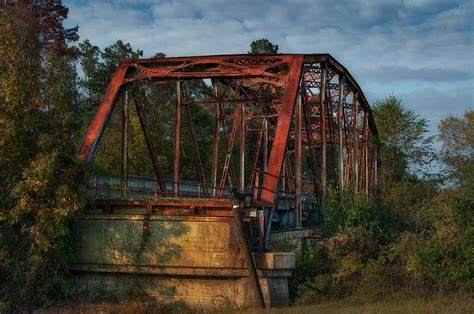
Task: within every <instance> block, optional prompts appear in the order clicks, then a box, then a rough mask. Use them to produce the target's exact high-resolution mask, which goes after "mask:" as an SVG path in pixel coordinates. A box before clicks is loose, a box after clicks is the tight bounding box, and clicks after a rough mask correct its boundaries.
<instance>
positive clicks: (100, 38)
mask: <svg viewBox="0 0 474 314" xmlns="http://www.w3.org/2000/svg"><path fill="white" fill-rule="evenodd" d="M63 2H64V3H65V4H66V5H67V6H68V7H69V9H70V12H69V18H68V20H67V21H66V25H68V26H75V25H79V34H80V36H81V40H84V39H89V40H90V41H91V42H92V43H93V44H95V45H97V46H99V47H101V48H104V47H105V46H107V45H110V44H112V43H113V42H115V41H116V40H118V39H122V40H123V41H125V42H129V43H130V44H131V45H132V46H133V47H134V48H135V49H142V50H143V51H144V56H145V57H149V56H151V55H153V54H155V53H156V52H164V53H166V55H167V56H183V55H206V54H226V53H246V52H247V51H248V50H249V45H250V43H251V42H252V41H253V40H256V39H260V38H267V39H269V40H271V41H272V42H273V43H275V44H278V45H279V47H280V52H283V53H284V52H288V53H330V54H331V55H333V56H334V57H335V58H336V59H338V60H339V61H340V62H341V63H342V64H343V65H344V66H345V67H346V68H347V69H348V70H349V71H350V72H351V74H352V75H353V76H354V77H355V78H356V80H357V81H358V82H359V84H360V85H361V87H362V89H363V91H364V93H365V94H366V96H367V98H368V99H369V101H370V102H371V103H372V102H373V101H375V100H376V99H380V98H383V97H385V96H388V95H389V94H394V95H395V96H397V97H399V98H401V99H402V101H403V103H404V105H406V106H407V107H408V108H410V109H413V110H414V111H415V112H417V113H418V114H420V115H421V116H423V117H425V118H427V119H428V120H430V122H429V125H430V130H431V132H432V133H436V126H437V124H438V122H439V120H440V119H442V118H443V117H445V116H446V115H448V114H454V115H462V114H463V113H464V111H466V110H467V109H474V62H473V59H474V22H473V21H474V1H472V0H471V1H469V0H466V1H464V0H462V1H456V0H403V1H397V0H352V1H342V0H318V1H304V0H290V1H279V0H274V1H258V0H253V1H248V0H242V1H223V0H194V1H193V0H182V1H177V0H167V1H148V0H137V1H131V0H130V1H129V0H115V1H112V0H110V1H109V0H107V1H89V0H67V1H63Z"/></svg>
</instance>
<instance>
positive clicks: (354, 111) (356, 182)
mask: <svg viewBox="0 0 474 314" xmlns="http://www.w3.org/2000/svg"><path fill="white" fill-rule="evenodd" d="M358 97H359V94H358V93H357V92H356V93H355V94H354V97H353V100H352V102H353V103H354V104H353V105H354V107H353V108H352V117H353V119H354V120H353V124H354V125H353V134H352V137H353V139H352V141H353V145H354V153H353V157H354V166H353V174H354V180H353V184H354V193H357V192H358V191H359V168H358V164H357V156H358V150H359V130H358V128H357V122H358V121H357V120H358V114H359V105H358Z"/></svg>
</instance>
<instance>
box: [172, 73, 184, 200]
mask: <svg viewBox="0 0 474 314" xmlns="http://www.w3.org/2000/svg"><path fill="white" fill-rule="evenodd" d="M181 101H182V97H181V82H180V81H177V82H176V109H175V119H174V164H173V194H174V196H175V197H177V196H178V194H179V180H180V178H179V158H180V144H181V143H180V141H181Z"/></svg>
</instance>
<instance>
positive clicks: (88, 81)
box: [79, 39, 102, 107]
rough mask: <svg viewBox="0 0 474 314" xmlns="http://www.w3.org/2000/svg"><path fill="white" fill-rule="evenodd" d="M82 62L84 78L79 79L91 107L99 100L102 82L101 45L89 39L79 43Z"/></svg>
mask: <svg viewBox="0 0 474 314" xmlns="http://www.w3.org/2000/svg"><path fill="white" fill-rule="evenodd" d="M79 51H80V58H79V60H80V64H81V67H82V71H83V72H84V78H81V79H80V80H79V85H80V87H82V88H83V89H84V90H85V92H86V97H87V103H88V105H89V106H90V107H92V106H93V104H96V103H98V102H99V99H100V93H101V92H102V84H100V77H99V66H100V63H99V58H100V54H101V51H100V49H99V47H97V46H93V45H92V44H91V43H90V41H89V40H87V39H86V40H84V41H83V42H82V43H79Z"/></svg>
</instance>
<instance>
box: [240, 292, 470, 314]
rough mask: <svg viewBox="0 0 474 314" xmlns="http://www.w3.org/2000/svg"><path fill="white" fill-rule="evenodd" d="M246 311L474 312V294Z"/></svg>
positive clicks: (339, 313)
mask: <svg viewBox="0 0 474 314" xmlns="http://www.w3.org/2000/svg"><path fill="white" fill-rule="evenodd" d="M244 313H248V314H251V313H255V314H257V313H258V314H260V313H262V314H263V313H265V314H283V313H285V314H286V313H290V314H292V313H293V314H297V313H298V314H309V313H331V314H333V313H334V314H349V313H371V314H372V313H387V314H388V313H390V314H392V313H393V314H396V313H403V314H405V313H426V314H428V313H429V314H431V313H440V314H441V313H448V314H458V313H469V314H471V313H474V298H473V296H459V295H458V296H450V297H447V296H444V297H437V298H433V299H426V298H406V299H403V298H400V299H399V298H397V299H386V300H383V301H378V302H371V303H364V302H361V301H358V300H354V299H344V300H337V301H329V302H324V303H321V304H316V305H310V306H296V307H290V308H281V309H269V310H265V311H263V310H261V311H258V310H249V311H246V312H244Z"/></svg>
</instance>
